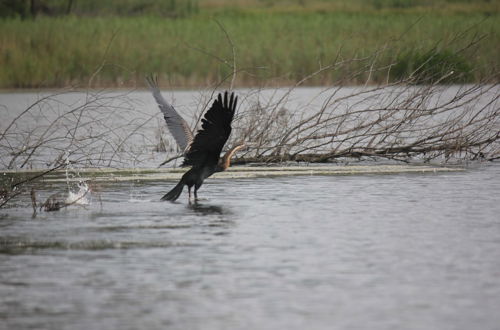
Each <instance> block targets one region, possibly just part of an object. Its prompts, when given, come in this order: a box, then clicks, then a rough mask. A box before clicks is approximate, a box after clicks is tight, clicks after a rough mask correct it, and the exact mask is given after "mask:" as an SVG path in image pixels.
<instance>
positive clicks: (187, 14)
mask: <svg viewBox="0 0 500 330" xmlns="http://www.w3.org/2000/svg"><path fill="white" fill-rule="evenodd" d="M7 2H8V1H7ZM26 3H28V1H26ZM35 3H37V2H35ZM38 3H41V4H44V3H45V4H47V3H49V2H47V1H45V2H44V1H39V2H38ZM98 3H99V2H94V1H86V2H83V4H82V3H81V2H78V1H63V0H60V1H54V2H51V6H52V7H47V6H46V7H40V8H38V9H37V10H38V11H34V9H33V8H24V9H22V10H24V11H22V10H21V12H18V13H10V14H9V13H7V12H6V11H5V8H2V11H1V12H2V13H3V15H2V16H3V17H0V41H1V42H0V55H1V56H0V89H18V88H21V89H22V88H31V89H37V88H61V87H77V88H89V87H91V88H108V87H109V88H143V87H144V86H145V82H144V77H145V76H146V75H148V74H150V73H156V74H158V76H159V78H160V80H161V81H163V82H166V83H165V85H168V88H171V89H183V88H207V87H208V88H210V87H215V86H223V87H226V86H229V85H231V86H235V87H239V88H241V87H256V86H258V87H271V88H274V87H279V86H290V85H294V84H296V82H297V81H301V80H302V79H304V78H305V77H308V75H310V74H311V73H313V72H317V71H321V73H320V74H315V75H314V77H312V78H310V79H307V81H306V82H305V83H304V84H303V85H307V86H326V85H335V84H338V85H366V84H368V85H378V84H385V83H392V82H396V81H400V80H401V79H404V78H405V77H406V76H408V75H409V74H411V73H415V72H417V71H418V69H419V68H421V69H423V70H425V71H426V72H434V73H433V74H435V75H439V76H447V78H446V79H445V80H443V81H441V82H442V83H482V82H485V80H487V82H490V83H491V82H493V83H497V82H498V81H499V75H498V68H499V64H500V59H499V57H498V45H499V44H500V24H498V21H499V13H500V10H499V7H500V5H499V3H498V1H487V0H486V1H466V0H459V1H457V0H455V1H451V0H449V1H447V0H442V1H416V0H415V1H411V0H385V1H384V0H371V1H370V0H366V1H361V0H358V1H350V2H349V1H346V0H323V1H321V0H313V1H307V2H306V1H298V0H296V1H279V0H276V1H270V0H267V1H264V0H259V1H258V0H255V1H252V0H240V1H233V2H230V1H228V0H219V1H215V0H205V1H204V0H199V1H194V0H191V1H164V2H162V3H163V4H162V5H159V4H156V2H152V1H138V0H135V1H134V0H128V1H124V2H118V1H108V2H106V5H102V4H101V5H98ZM230 3H231V5H229V4H230ZM57 4H59V5H57ZM4 6H5V5H4ZM58 6H59V7H58ZM99 6H101V7H99ZM141 6H142V7H141ZM33 11H34V12H33ZM367 61H368V62H369V63H368V64H367ZM338 63H342V65H338ZM367 65H368V67H369V68H370V69H367ZM326 68H328V69H326ZM350 72H356V74H353V75H350V74H349V73H350ZM448 72H450V75H448ZM451 72H452V73H451ZM426 81H427V80H426V79H424V81H423V82H426ZM414 82H415V83H420V81H418V80H416V81H414Z"/></svg>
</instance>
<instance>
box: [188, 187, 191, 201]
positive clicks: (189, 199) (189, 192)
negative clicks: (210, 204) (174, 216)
mask: <svg viewBox="0 0 500 330" xmlns="http://www.w3.org/2000/svg"><path fill="white" fill-rule="evenodd" d="M188 196H189V197H188V202H190V203H191V187H189V186H188Z"/></svg>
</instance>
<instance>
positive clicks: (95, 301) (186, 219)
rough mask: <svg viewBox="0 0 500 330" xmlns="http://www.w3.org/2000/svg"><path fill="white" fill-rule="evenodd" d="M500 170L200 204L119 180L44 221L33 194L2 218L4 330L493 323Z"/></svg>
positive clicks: (209, 191) (279, 188) (228, 188)
mask: <svg viewBox="0 0 500 330" xmlns="http://www.w3.org/2000/svg"><path fill="white" fill-rule="evenodd" d="M499 175H500V165H498V164H497V165H491V166H482V167H479V168H476V169H469V170H467V171H466V172H458V173H437V174H399V175H359V176H337V177H335V176H326V177H320V176H304V177H280V178H262V179H239V180H229V179H227V180H226V179H224V180H222V179H220V180H211V179H209V180H207V182H206V184H205V185H204V186H203V193H204V195H205V196H208V197H209V198H210V199H209V200H201V201H198V202H197V203H191V204H189V203H188V202H187V200H181V201H179V202H177V203H168V202H161V201H159V198H160V197H161V196H162V195H163V194H164V190H165V182H158V183H156V184H155V183H150V182H148V183H144V184H141V183H136V184H134V185H132V186H131V185H130V184H126V183H110V184H108V185H103V187H101V191H100V194H101V200H102V205H101V204H100V203H99V202H97V200H96V199H93V203H92V204H91V205H90V206H89V207H87V208H81V207H76V206H75V207H68V208H65V209H63V210H61V211H57V212H40V213H39V214H37V216H36V217H35V218H31V207H30V201H21V202H20V205H24V206H25V207H17V208H13V209H8V210H2V211H0V317H1V323H0V324H1V326H0V328H2V329H3V328H5V329H35V328H36V329H111V328H112V329H115V328H119V329H165V328H168V329H305V328H307V329H332V328H339V329H365V328H370V329H476V328H478V327H480V328H481V329H496V327H497V326H498V324H500V316H499V314H498V312H497V309H498V306H500V277H499V276H498V274H500V262H499V260H500V252H499V251H500V220H499V218H498V214H499V213H500V200H499V198H500V197H499V196H500V194H498V192H499V191H500V189H499V188H500V181H499V180H498V177H499ZM50 188H51V190H52V191H53V190H57V189H61V190H64V187H63V186H61V187H58V186H53V187H50ZM52 191H49V190H46V191H43V190H40V191H39V194H40V198H43V197H47V196H49V195H50V194H51V192H52ZM131 196H133V198H131Z"/></svg>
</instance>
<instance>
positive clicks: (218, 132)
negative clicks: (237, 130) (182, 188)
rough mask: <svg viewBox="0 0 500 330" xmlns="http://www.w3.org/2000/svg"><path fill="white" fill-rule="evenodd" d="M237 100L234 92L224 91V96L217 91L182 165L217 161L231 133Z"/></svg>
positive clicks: (197, 164) (196, 164) (198, 164)
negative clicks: (215, 97)
mask: <svg viewBox="0 0 500 330" xmlns="http://www.w3.org/2000/svg"><path fill="white" fill-rule="evenodd" d="M237 101H238V98H237V97H235V96H234V93H231V95H230V96H229V95H228V92H227V91H226V92H225V93H224V97H223V96H222V94H221V93H219V95H218V97H217V99H216V100H215V101H214V103H213V104H212V107H211V108H210V109H208V111H207V112H206V113H205V116H204V118H203V119H202V120H201V123H202V124H201V129H200V130H198V133H196V136H195V137H194V140H193V142H192V143H191V146H190V147H189V150H188V152H187V153H186V155H185V156H184V163H183V166H188V165H191V166H200V165H206V164H213V165H216V164H217V163H218V161H219V156H220V153H221V151H222V148H223V147H224V144H226V141H227V139H228V138H229V135H230V134H231V122H232V121H233V117H234V112H235V110H236V103H237Z"/></svg>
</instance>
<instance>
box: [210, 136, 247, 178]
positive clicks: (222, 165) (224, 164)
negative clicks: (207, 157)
mask: <svg viewBox="0 0 500 330" xmlns="http://www.w3.org/2000/svg"><path fill="white" fill-rule="evenodd" d="M243 148H245V144H243V143H242V144H238V145H236V146H234V147H232V148H231V149H229V150H228V151H227V152H226V154H225V155H224V156H223V157H222V158H221V159H220V161H219V164H217V168H216V170H215V171H216V172H222V171H225V170H226V169H227V168H228V167H229V165H231V157H233V155H234V153H235V152H236V151H238V150H240V149H243Z"/></svg>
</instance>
